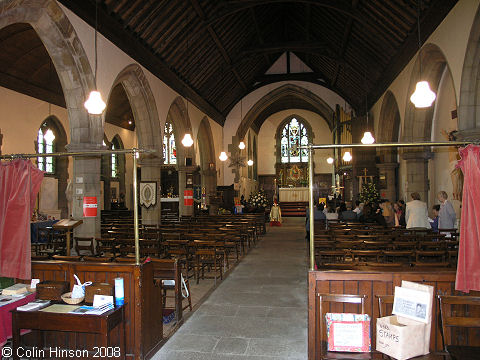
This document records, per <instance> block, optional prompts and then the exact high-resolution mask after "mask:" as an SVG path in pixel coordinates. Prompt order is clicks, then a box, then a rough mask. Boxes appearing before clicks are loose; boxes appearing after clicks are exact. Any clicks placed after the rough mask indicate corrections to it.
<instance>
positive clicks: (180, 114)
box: [167, 96, 195, 168]
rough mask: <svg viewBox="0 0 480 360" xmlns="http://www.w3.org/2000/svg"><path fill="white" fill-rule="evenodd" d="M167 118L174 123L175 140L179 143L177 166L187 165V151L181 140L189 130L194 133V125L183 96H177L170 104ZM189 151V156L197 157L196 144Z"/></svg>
mask: <svg viewBox="0 0 480 360" xmlns="http://www.w3.org/2000/svg"><path fill="white" fill-rule="evenodd" d="M167 120H169V121H170V123H171V124H172V127H173V133H174V134H175V142H176V144H177V168H179V167H180V166H183V165H185V157H186V151H185V148H184V146H183V145H182V143H181V141H182V139H183V136H184V135H185V133H187V131H189V132H190V134H191V133H192V125H191V123H190V118H189V115H188V112H187V107H186V105H185V102H184V101H183V98H182V97H181V96H177V97H176V98H175V100H173V102H172V104H171V105H170V108H169V109H168V114H167ZM192 136H193V135H192ZM187 152H188V157H191V158H192V159H195V149H194V145H192V147H191V148H189V149H188V150H187Z"/></svg>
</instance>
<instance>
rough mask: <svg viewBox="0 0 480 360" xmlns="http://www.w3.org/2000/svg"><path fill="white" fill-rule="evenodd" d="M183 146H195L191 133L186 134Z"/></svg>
mask: <svg viewBox="0 0 480 360" xmlns="http://www.w3.org/2000/svg"><path fill="white" fill-rule="evenodd" d="M182 145H183V146H185V147H190V146H192V145H193V139H192V135H190V133H186V134H185V136H184V137H183V139H182Z"/></svg>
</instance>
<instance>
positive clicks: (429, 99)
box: [410, 81, 437, 108]
mask: <svg viewBox="0 0 480 360" xmlns="http://www.w3.org/2000/svg"><path fill="white" fill-rule="evenodd" d="M436 97H437V96H436V95H435V93H434V92H433V91H432V90H430V85H429V84H428V82H427V81H419V82H418V83H417V86H416V87H415V92H414V93H413V94H412V96H410V101H411V102H412V103H413V104H414V105H415V107H416V108H426V107H429V106H431V105H432V103H433V102H434V101H435V98H436Z"/></svg>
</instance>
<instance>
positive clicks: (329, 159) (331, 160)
mask: <svg viewBox="0 0 480 360" xmlns="http://www.w3.org/2000/svg"><path fill="white" fill-rule="evenodd" d="M327 163H328V164H330V165H331V164H333V158H332V157H329V158H328V159H327Z"/></svg>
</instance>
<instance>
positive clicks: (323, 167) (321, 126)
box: [258, 109, 333, 175]
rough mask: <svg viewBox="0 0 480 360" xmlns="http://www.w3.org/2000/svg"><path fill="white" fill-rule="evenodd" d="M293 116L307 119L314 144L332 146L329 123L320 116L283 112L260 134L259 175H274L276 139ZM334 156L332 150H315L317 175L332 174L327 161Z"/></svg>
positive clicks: (268, 121) (266, 122) (296, 110)
mask: <svg viewBox="0 0 480 360" xmlns="http://www.w3.org/2000/svg"><path fill="white" fill-rule="evenodd" d="M291 115H298V116H300V117H302V118H303V119H305V120H306V121H307V122H308V123H309V124H310V126H311V127H312V131H313V139H312V140H313V143H315V144H331V143H332V132H331V131H330V129H329V127H328V124H327V121H326V120H325V119H324V118H323V117H321V116H320V115H318V114H316V113H314V112H311V111H307V110H302V109H292V110H283V111H280V112H278V113H275V114H273V115H271V116H270V117H268V118H267V119H266V120H265V122H264V123H263V125H262V127H261V128H260V132H259V134H258V138H259V142H258V154H259V155H260V156H259V157H258V174H259V175H274V174H275V163H276V155H275V153H276V146H277V145H276V144H277V143H276V138H275V135H276V134H277V129H278V127H279V125H280V123H281V122H282V121H284V120H285V119H286V118H287V117H289V116H291ZM329 156H333V151H331V150H315V156H314V158H313V160H314V162H315V173H316V174H321V173H329V174H330V173H331V171H332V167H331V165H328V164H327V162H326V159H327V158H328V157H329Z"/></svg>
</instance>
